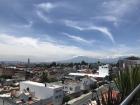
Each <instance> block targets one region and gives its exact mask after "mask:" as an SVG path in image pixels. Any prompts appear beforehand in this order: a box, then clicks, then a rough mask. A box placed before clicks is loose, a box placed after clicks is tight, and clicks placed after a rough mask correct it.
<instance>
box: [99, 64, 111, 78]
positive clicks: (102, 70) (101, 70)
mask: <svg viewBox="0 0 140 105" xmlns="http://www.w3.org/2000/svg"><path fill="white" fill-rule="evenodd" d="M109 69H110V68H109V65H108V64H106V65H102V66H99V75H100V76H104V77H105V76H108V75H109Z"/></svg>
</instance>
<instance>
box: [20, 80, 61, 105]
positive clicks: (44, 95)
mask: <svg viewBox="0 0 140 105" xmlns="http://www.w3.org/2000/svg"><path fill="white" fill-rule="evenodd" d="M25 90H29V91H30V92H32V93H34V96H35V97H37V98H39V99H42V100H44V99H49V98H51V97H52V104H53V105H62V101H63V87H62V86H58V85H50V84H43V83H37V82H32V81H23V82H20V91H25Z"/></svg>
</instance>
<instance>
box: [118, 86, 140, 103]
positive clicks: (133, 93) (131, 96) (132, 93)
mask: <svg viewBox="0 0 140 105" xmlns="http://www.w3.org/2000/svg"><path fill="white" fill-rule="evenodd" d="M137 93H140V84H139V85H138V86H137V87H136V88H135V89H134V90H133V91H132V92H131V93H130V95H129V96H128V97H127V98H126V99H125V100H124V101H123V102H122V103H121V104H120V105H130V104H131V102H132V100H133V99H134V97H135V96H136V94H137Z"/></svg>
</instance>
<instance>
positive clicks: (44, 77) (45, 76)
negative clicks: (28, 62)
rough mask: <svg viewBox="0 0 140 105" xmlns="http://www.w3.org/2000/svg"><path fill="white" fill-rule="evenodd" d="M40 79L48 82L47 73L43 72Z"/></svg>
mask: <svg viewBox="0 0 140 105" xmlns="http://www.w3.org/2000/svg"><path fill="white" fill-rule="evenodd" d="M40 79H41V82H48V73H47V72H43V73H42V75H41V77H40Z"/></svg>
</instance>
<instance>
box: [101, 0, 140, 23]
mask: <svg viewBox="0 0 140 105" xmlns="http://www.w3.org/2000/svg"><path fill="white" fill-rule="evenodd" d="M139 4H140V1H139V0H109V1H107V2H103V3H102V7H103V8H102V11H103V13H102V14H104V15H103V17H104V16H107V17H104V18H106V19H109V18H110V16H111V17H113V18H112V19H113V21H115V22H120V20H122V19H123V17H125V16H126V14H129V13H132V12H133V11H134V10H136V9H137V8H138V6H139ZM114 17H115V18H114ZM110 19H111V18H110ZM110 19H109V20H110ZM112 19H111V20H112Z"/></svg>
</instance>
